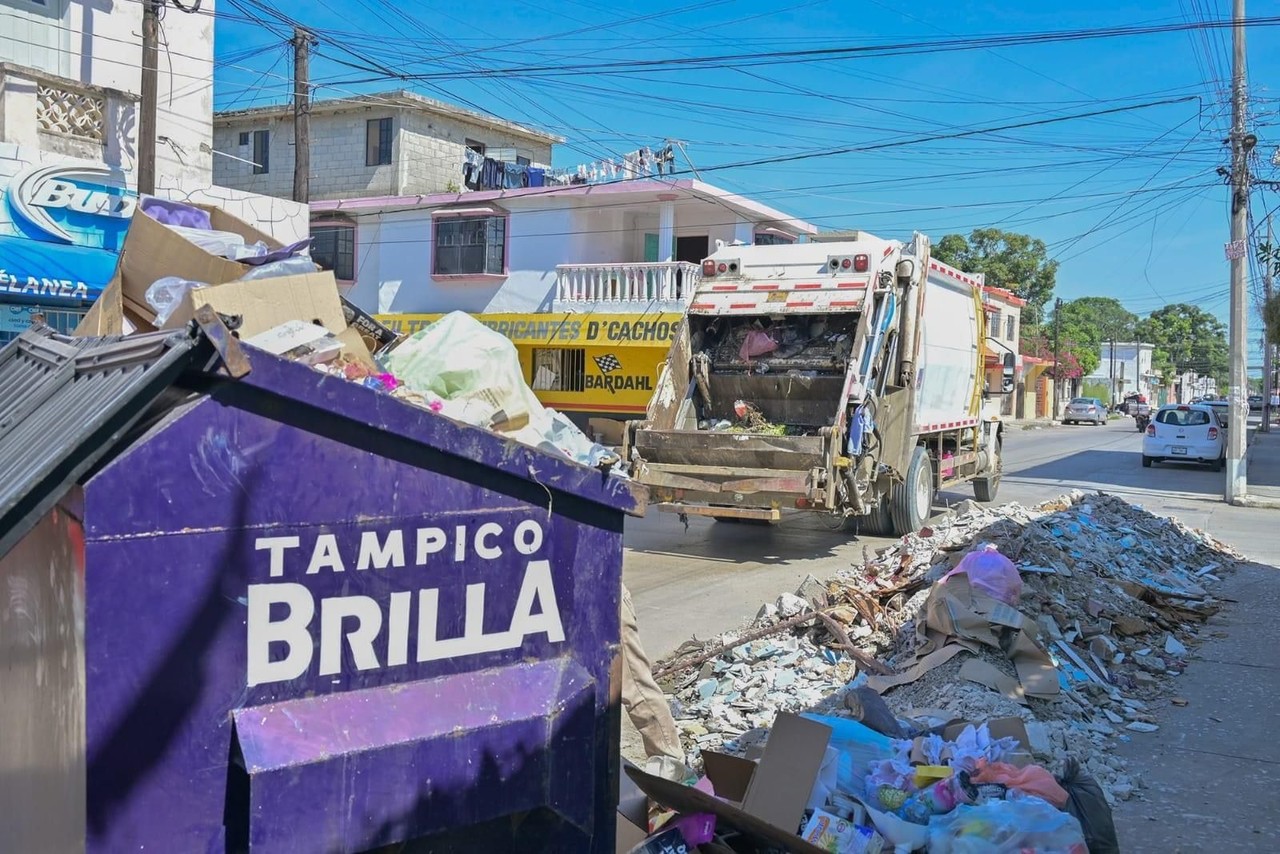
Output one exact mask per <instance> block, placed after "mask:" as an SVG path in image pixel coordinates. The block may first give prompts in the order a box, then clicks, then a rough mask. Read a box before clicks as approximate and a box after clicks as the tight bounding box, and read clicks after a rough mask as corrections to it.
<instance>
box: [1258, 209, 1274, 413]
mask: <svg viewBox="0 0 1280 854" xmlns="http://www.w3.org/2000/svg"><path fill="white" fill-rule="evenodd" d="M1274 240H1275V237H1274V236H1273V235H1272V233H1271V217H1267V248H1268V249H1269V250H1274V248H1275V243H1274V242H1273V241H1274ZM1272 263H1273V261H1272V260H1271V256H1270V254H1268V257H1267V261H1266V265H1265V266H1264V267H1263V268H1262V286H1263V289H1264V296H1263V301H1262V304H1263V305H1264V306H1265V305H1267V303H1269V302H1271V265H1272ZM1272 365H1273V352H1272V347H1271V342H1270V341H1268V340H1267V325H1266V324H1265V323H1264V324H1262V424H1261V426H1259V427H1258V432H1259V433H1270V432H1271V389H1272V388H1274V386H1272V384H1271V379H1272V378H1271V374H1272Z"/></svg>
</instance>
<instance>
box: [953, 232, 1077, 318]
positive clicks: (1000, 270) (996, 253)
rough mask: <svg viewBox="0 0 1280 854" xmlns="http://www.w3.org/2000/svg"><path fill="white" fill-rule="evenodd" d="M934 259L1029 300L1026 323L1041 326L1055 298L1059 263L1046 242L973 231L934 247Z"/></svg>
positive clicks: (1013, 235)
mask: <svg viewBox="0 0 1280 854" xmlns="http://www.w3.org/2000/svg"><path fill="white" fill-rule="evenodd" d="M933 257H934V258H936V259H938V260H939V261H941V262H942V263H944V264H950V265H951V266H953V267H958V268H960V269H961V270H964V271H965V272H966V273H982V274H983V275H984V276H985V280H986V283H987V284H988V285H991V286H992V287H997V288H1005V289H1006V290H1010V291H1013V292H1014V293H1015V294H1017V295H1018V296H1020V297H1022V298H1023V299H1024V300H1026V301H1027V305H1026V307H1025V308H1023V309H1022V318H1023V322H1024V323H1027V324H1029V325H1034V324H1038V323H1039V322H1040V321H1041V320H1042V319H1043V317H1044V305H1045V303H1047V302H1048V301H1049V298H1050V297H1052V296H1053V287H1054V284H1055V282H1056V280H1057V276H1058V262H1057V261H1053V260H1050V258H1049V249H1048V247H1046V246H1045V245H1044V241H1043V240H1040V239H1038V238H1035V237H1031V236H1029V235H1026V234H1017V233H1015V232H1011V231H1001V230H1000V229H998V228H977V229H974V230H973V231H972V232H971V233H970V234H969V237H968V238H965V237H964V236H963V235H960V234H948V235H946V236H945V237H943V238H942V239H941V240H940V241H938V243H937V244H935V245H934V247H933Z"/></svg>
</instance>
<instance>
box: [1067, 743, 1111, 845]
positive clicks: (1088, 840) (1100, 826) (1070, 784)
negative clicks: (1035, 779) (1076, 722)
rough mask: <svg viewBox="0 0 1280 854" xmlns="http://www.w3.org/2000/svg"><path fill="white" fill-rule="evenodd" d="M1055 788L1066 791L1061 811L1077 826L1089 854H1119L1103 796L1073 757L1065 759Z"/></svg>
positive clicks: (1105, 797) (1109, 811) (1109, 812)
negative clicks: (1065, 801)
mask: <svg viewBox="0 0 1280 854" xmlns="http://www.w3.org/2000/svg"><path fill="white" fill-rule="evenodd" d="M1058 785H1060V786H1062V788H1064V789H1066V790H1067V805H1066V807H1065V809H1066V811H1067V812H1069V813H1070V814H1071V815H1073V816H1075V817H1076V820H1077V821H1079V822H1080V827H1081V828H1082V829H1083V830H1084V842H1085V845H1087V846H1089V854H1120V840H1119V839H1118V838H1117V837H1116V825H1115V821H1114V819H1112V817H1111V806H1110V805H1109V804H1108V803H1107V796H1106V795H1105V794H1104V793H1103V791H1102V787H1101V786H1099V785H1098V781H1097V780H1095V779H1094V778H1093V775H1092V774H1089V773H1088V772H1087V771H1085V770H1084V769H1082V768H1081V767H1080V762H1079V761H1078V760H1077V759H1076V758H1075V757H1068V758H1067V760H1066V762H1065V763H1064V766H1063V770H1062V774H1060V775H1059V776H1058Z"/></svg>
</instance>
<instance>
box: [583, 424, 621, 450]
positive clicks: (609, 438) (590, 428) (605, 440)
mask: <svg viewBox="0 0 1280 854" xmlns="http://www.w3.org/2000/svg"><path fill="white" fill-rule="evenodd" d="M625 429H626V425H625V424H623V423H622V422H621V421H615V420H614V419H612V418H588V419H587V433H588V435H590V436H592V437H594V436H599V437H600V440H601V441H600V444H602V445H609V446H612V447H617V446H619V445H621V444H622V433H623V431H624V430H625Z"/></svg>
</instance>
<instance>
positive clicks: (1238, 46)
mask: <svg viewBox="0 0 1280 854" xmlns="http://www.w3.org/2000/svg"><path fill="white" fill-rule="evenodd" d="M1231 19H1232V26H1231V42H1232V52H1231V252H1230V256H1231V366H1230V378H1229V380H1228V382H1229V385H1230V398H1229V400H1230V402H1231V403H1230V406H1229V407H1228V412H1229V413H1230V421H1229V424H1228V427H1227V478H1226V484H1225V486H1224V490H1223V495H1224V497H1225V498H1226V500H1227V501H1228V502H1231V503H1235V502H1238V501H1240V500H1241V499H1243V498H1244V497H1245V494H1246V493H1247V492H1248V475H1247V471H1246V468H1245V431H1246V429H1247V424H1248V414H1249V371H1248V358H1247V355H1248V347H1249V315H1248V310H1249V303H1248V294H1247V293H1246V290H1245V280H1244V274H1245V266H1244V265H1245V255H1246V253H1247V251H1248V233H1247V231H1246V229H1247V225H1248V222H1247V221H1248V217H1249V163H1248V159H1247V158H1248V155H1249V150H1250V149H1252V148H1253V145H1254V144H1256V142H1257V139H1256V138H1254V137H1251V136H1246V134H1245V116H1246V109H1247V107H1246V99H1247V97H1248V95H1247V93H1246V92H1245V50H1244V20H1245V18H1244V0H1233V4H1232V13H1231Z"/></svg>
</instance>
